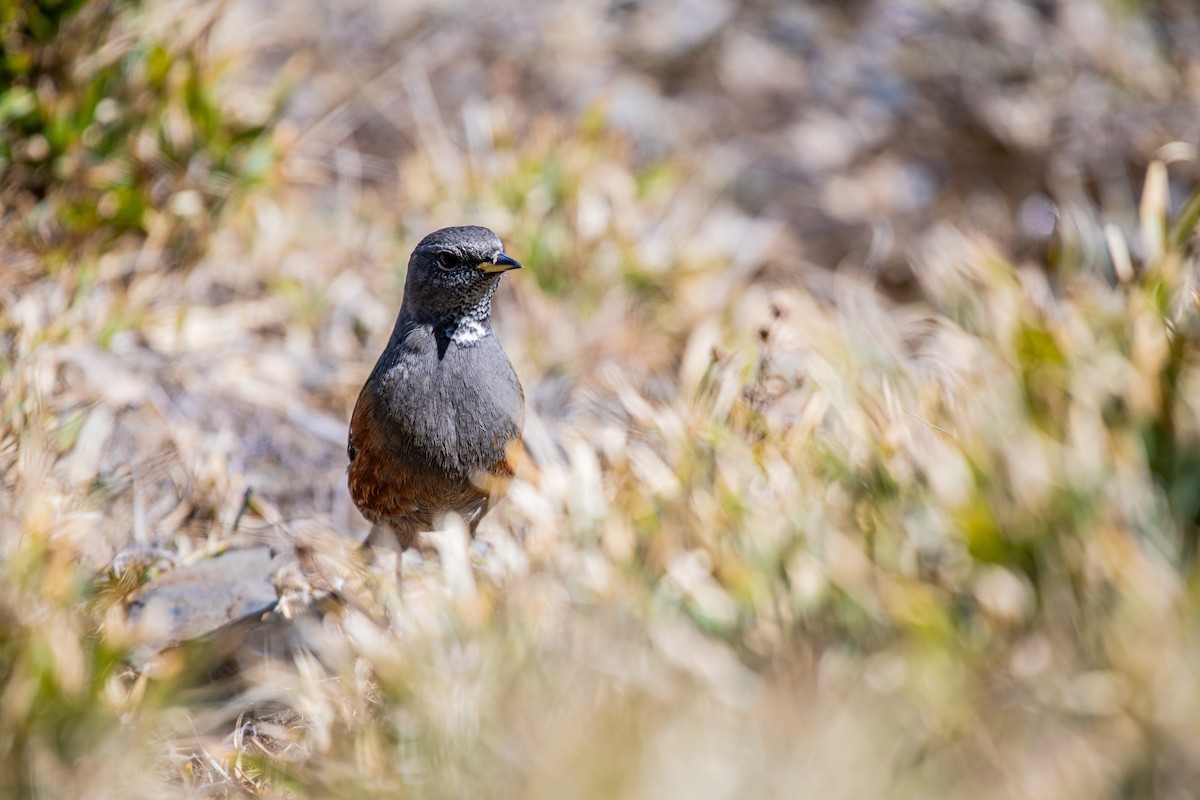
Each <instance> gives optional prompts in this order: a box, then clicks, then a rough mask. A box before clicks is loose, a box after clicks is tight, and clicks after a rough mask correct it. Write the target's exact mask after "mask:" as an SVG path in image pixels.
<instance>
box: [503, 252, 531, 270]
mask: <svg viewBox="0 0 1200 800" xmlns="http://www.w3.org/2000/svg"><path fill="white" fill-rule="evenodd" d="M496 264H497V265H499V264H504V265H505V266H506V267H508V268H509V269H524V268H525V265H524V264H522V263H521V262H520V261H517V260H516V259H515V258H512V257H511V256H508V255H505V254H504V253H501V254H500V255H498V256H497V257H496Z"/></svg>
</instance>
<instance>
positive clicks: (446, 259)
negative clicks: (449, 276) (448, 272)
mask: <svg viewBox="0 0 1200 800" xmlns="http://www.w3.org/2000/svg"><path fill="white" fill-rule="evenodd" d="M437 262H438V265H439V266H440V267H441V268H442V269H450V268H451V267H453V266H454V254H453V253H451V252H450V251H449V250H443V251H442V252H440V253H438V254H437Z"/></svg>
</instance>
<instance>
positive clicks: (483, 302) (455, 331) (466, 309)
mask: <svg viewBox="0 0 1200 800" xmlns="http://www.w3.org/2000/svg"><path fill="white" fill-rule="evenodd" d="M496 285H497V284H495V283H493V284H492V285H491V286H489V287H488V290H487V291H486V292H485V293H484V294H482V295H481V296H479V297H476V298H472V299H470V300H467V301H465V302H463V303H461V304H459V305H457V306H455V307H454V308H453V309H452V310H451V311H450V312H449V313H448V314H446V315H445V316H444V317H442V318H441V319H440V320H438V323H437V324H438V327H440V328H441V333H443V334H445V336H446V338H448V339H449V340H450V341H452V342H454V343H455V344H456V345H459V346H460V347H461V346H469V345H472V344H475V343H476V342H478V341H480V340H481V339H483V338H485V337H486V336H487V335H488V334H489V333H491V330H492V325H491V315H492V295H494V294H495V293H496Z"/></svg>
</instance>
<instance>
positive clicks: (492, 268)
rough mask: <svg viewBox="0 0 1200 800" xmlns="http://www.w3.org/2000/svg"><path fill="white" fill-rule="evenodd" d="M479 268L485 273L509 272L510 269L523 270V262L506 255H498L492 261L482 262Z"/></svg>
mask: <svg viewBox="0 0 1200 800" xmlns="http://www.w3.org/2000/svg"><path fill="white" fill-rule="evenodd" d="M479 268H480V269H481V270H483V271H484V272H507V271H508V270H510V269H521V262H520V261H517V260H516V259H515V258H509V257H508V256H506V255H504V253H497V254H496V256H495V257H494V258H493V259H492V260H491V261H484V262H482V263H481V264H480V265H479Z"/></svg>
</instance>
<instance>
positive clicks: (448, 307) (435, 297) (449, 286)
mask: <svg viewBox="0 0 1200 800" xmlns="http://www.w3.org/2000/svg"><path fill="white" fill-rule="evenodd" d="M520 268H521V265H520V264H519V263H518V262H517V261H515V260H514V259H512V258H510V257H509V256H507V255H505V253H504V246H503V245H502V244H501V243H500V237H499V236H497V235H496V234H495V233H493V232H492V231H490V230H488V229H487V228H482V227H480V226H478V225H466V226H463V227H461V228H442V229H441V230H439V231H434V232H433V233H431V234H429V235H428V236H426V237H425V238H424V239H422V240H421V242H420V244H418V245H417V248H416V249H415V250H413V254H412V257H411V258H410V259H409V260H408V277H407V278H406V279H405V282H404V307H405V309H406V310H408V311H409V312H410V313H412V314H413V315H415V316H418V317H421V318H427V319H434V320H438V319H452V318H456V317H460V316H463V314H464V313H467V312H477V311H479V310H482V311H483V313H484V314H486V313H487V310H488V304H489V302H490V300H491V296H492V294H493V293H494V292H495V291H496V285H497V284H498V283H499V282H500V276H501V275H503V274H504V273H505V272H507V271H508V270H510V269H520Z"/></svg>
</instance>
